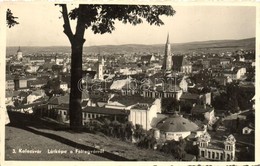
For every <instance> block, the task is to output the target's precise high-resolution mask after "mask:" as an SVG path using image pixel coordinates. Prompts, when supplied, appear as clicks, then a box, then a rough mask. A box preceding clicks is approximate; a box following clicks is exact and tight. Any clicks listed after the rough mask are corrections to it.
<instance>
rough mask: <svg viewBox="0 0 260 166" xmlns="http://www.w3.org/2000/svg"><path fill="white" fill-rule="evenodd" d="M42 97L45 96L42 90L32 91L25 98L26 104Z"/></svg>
mask: <svg viewBox="0 0 260 166" xmlns="http://www.w3.org/2000/svg"><path fill="white" fill-rule="evenodd" d="M44 96H45V93H44V91H43V90H36V91H32V93H31V94H29V95H28V96H27V104H31V103H33V102H34V101H35V100H37V99H39V98H42V97H44Z"/></svg>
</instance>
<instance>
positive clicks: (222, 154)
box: [198, 133, 236, 161]
mask: <svg viewBox="0 0 260 166" xmlns="http://www.w3.org/2000/svg"><path fill="white" fill-rule="evenodd" d="M210 141H211V137H210V135H209V134H208V133H205V134H203V135H201V136H200V137H199V139H198V144H199V155H200V157H203V158H206V159H209V160H219V161H234V159H235V150H236V146H235V143H236V139H235V138H234V136H233V135H229V136H228V137H227V138H226V140H225V141H224V142H223V145H224V148H223V147H220V146H218V144H217V143H215V142H210Z"/></svg>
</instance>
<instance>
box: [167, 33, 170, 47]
mask: <svg viewBox="0 0 260 166" xmlns="http://www.w3.org/2000/svg"><path fill="white" fill-rule="evenodd" d="M166 44H170V38H169V32H168V34H167V40H166Z"/></svg>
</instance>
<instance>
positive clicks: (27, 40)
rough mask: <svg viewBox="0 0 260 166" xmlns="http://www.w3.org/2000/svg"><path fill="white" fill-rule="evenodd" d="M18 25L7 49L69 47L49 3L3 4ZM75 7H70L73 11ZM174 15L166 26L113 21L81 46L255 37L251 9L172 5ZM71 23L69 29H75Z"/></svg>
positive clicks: (166, 19) (58, 17) (57, 10)
mask: <svg viewBox="0 0 260 166" xmlns="http://www.w3.org/2000/svg"><path fill="white" fill-rule="evenodd" d="M6 7H7V8H10V9H11V10H12V12H13V13H14V15H15V16H17V17H18V22H19V23H20V24H19V25H16V26H15V27H13V28H10V29H9V28H7V30H6V36H7V37H6V38H7V39H6V41H7V42H6V44H7V46H69V45H70V43H69V40H68V38H67V37H66V35H65V34H64V33H63V27H62V26H63V19H62V18H61V13H60V10H61V9H60V8H59V7H58V6H54V5H53V4H52V3H45V4H37V3H36V4H35V3H34V4H32V3H9V4H6ZM73 7H75V5H70V6H69V9H72V8H73ZM173 8H174V10H175V11H176V14H175V15H174V16H172V17H165V16H164V17H162V20H163V21H164V23H165V25H163V26H160V27H158V26H155V25H154V26H150V25H149V24H147V23H146V22H145V21H144V22H143V23H142V24H140V25H137V26H133V25H130V24H123V23H121V22H116V24H115V28H116V29H115V31H113V32H112V34H103V35H100V34H93V32H92V31H91V30H88V29H87V30H86V32H85V39H86V42H85V44H84V46H94V45H121V44H164V43H165V42H166V37H167V33H169V35H170V42H171V43H186V42H193V41H207V40H224V39H244V38H251V37H255V33H256V32H255V31H256V9H255V7H252V6H251V7H250V6H173ZM74 26H75V22H72V30H73V31H74V29H75V27H74Z"/></svg>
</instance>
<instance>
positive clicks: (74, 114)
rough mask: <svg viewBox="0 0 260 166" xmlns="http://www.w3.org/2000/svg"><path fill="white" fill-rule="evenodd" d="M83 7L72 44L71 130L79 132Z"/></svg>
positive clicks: (80, 117) (83, 40)
mask: <svg viewBox="0 0 260 166" xmlns="http://www.w3.org/2000/svg"><path fill="white" fill-rule="evenodd" d="M83 8H84V7H83V6H82V5H80V6H79V12H80V14H79V16H78V21H77V26H76V32H75V35H74V36H73V40H72V42H71V92H70V107H69V110H70V128H71V129H73V130H78V129H81V128H82V108H81V99H82V91H81V90H80V88H79V86H78V85H80V84H81V82H80V81H81V78H82V52H83V44H84V42H85V39H84V32H85V24H84V21H83V19H84V16H83V10H84V9H83Z"/></svg>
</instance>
